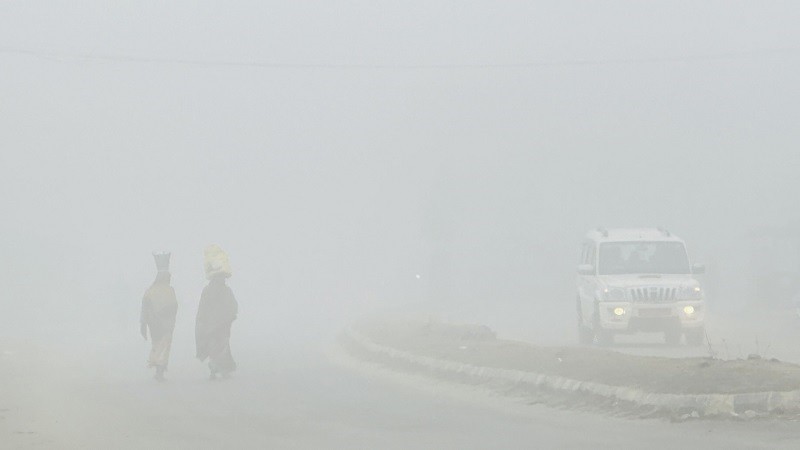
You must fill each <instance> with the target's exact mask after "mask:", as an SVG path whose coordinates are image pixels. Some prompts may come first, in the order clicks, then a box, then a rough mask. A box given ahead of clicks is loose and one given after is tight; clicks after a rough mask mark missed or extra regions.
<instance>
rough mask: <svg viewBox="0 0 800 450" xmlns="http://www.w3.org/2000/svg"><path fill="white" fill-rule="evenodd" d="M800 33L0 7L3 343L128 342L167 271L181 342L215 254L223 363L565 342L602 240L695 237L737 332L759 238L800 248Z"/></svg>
mask: <svg viewBox="0 0 800 450" xmlns="http://www.w3.org/2000/svg"><path fill="white" fill-rule="evenodd" d="M798 23H800V7H798V6H797V5H796V4H795V3H793V2H722V1H719V2H702V3H701V2H694V1H692V2H688V1H687V2H675V1H670V2H634V1H625V2H623V1H612V2H602V3H601V2H563V1H550V2H535V3H533V2H461V1H440V2H422V1H413V2H412V1H409V2H401V3H398V2H383V1H379V2H376V1H372V2H358V1H342V2H330V1H316V2H235V3H234V2H226V3H225V4H224V5H223V4H218V3H216V2H205V1H202V2H171V3H170V4H168V5H164V4H161V3H159V2H151V1H148V2H99V1H97V2H88V1H87V2H80V4H75V3H74V2H42V1H3V2H1V3H0V192H2V195H1V196H0V201H2V204H1V205H0V206H1V207H2V220H0V252H2V258H0V264H2V267H1V269H2V270H0V281H1V282H2V285H3V286H4V289H3V293H2V297H0V298H1V299H2V307H3V314H2V315H1V316H2V319H0V320H2V325H3V327H5V329H7V330H14V331H13V332H14V333H19V334H30V335H31V336H50V337H58V338H67V337H73V338H81V337H82V336H97V335H98V334H97V333H98V332H100V333H102V335H104V336H106V337H107V339H109V340H110V341H113V340H115V339H125V340H128V339H138V338H139V337H138V335H137V328H138V320H139V307H140V301H141V296H142V293H143V292H144V290H145V288H146V287H147V286H148V285H149V284H150V283H151V282H152V279H153V277H154V275H155V266H154V264H153V261H152V257H151V256H150V253H151V252H152V251H156V250H169V251H171V252H172V265H171V267H172V273H173V285H174V286H175V288H176V291H177V294H178V300H179V304H180V309H179V312H178V314H179V322H180V323H183V324H184V325H180V323H179V327H178V329H176V334H185V335H187V336H185V338H188V339H191V333H192V330H191V325H190V324H191V322H192V321H193V318H194V314H195V312H196V307H197V302H198V300H199V297H200V291H201V290H202V288H203V286H204V284H205V279H204V276H203V270H202V250H203V248H204V247H205V246H206V245H208V244H211V243H217V244H219V245H221V246H222V247H223V248H224V249H225V250H226V251H227V252H228V253H229V255H230V257H231V262H232V266H233V272H234V275H233V278H231V280H230V285H231V287H232V288H233V290H234V292H235V293H236V295H237V298H238V300H239V304H240V314H241V316H240V319H239V321H238V322H237V323H236V324H235V325H234V339H238V340H246V339H247V338H248V337H256V336H260V335H261V334H260V333H263V331H264V330H265V329H282V330H285V329H286V328H287V327H291V328H294V329H295V330H296V331H297V333H296V334H295V335H289V336H288V337H284V338H285V339H287V340H292V339H301V336H306V337H307V338H309V339H312V340H313V339H321V338H326V339H327V338H328V337H331V336H332V335H333V333H334V332H336V330H338V329H340V328H341V327H342V326H344V325H346V324H347V323H349V322H350V321H351V320H353V319H354V318H356V317H359V316H360V315H363V314H370V313H375V312H380V311H425V312H432V313H436V314H441V315H442V316H444V317H446V318H451V319H453V320H466V321H474V322H481V323H486V324H489V325H491V326H495V327H498V328H500V329H501V331H502V330H503V329H504V327H505V329H507V330H512V331H513V330H521V329H525V328H535V327H542V328H543V329H548V327H549V330H551V331H553V332H554V333H563V336H572V334H574V329H573V328H574V296H575V295H574V280H573V279H574V273H575V264H576V258H577V249H578V246H579V244H580V241H581V239H582V236H583V234H584V233H585V232H586V230H588V229H590V228H593V227H596V226H598V225H603V226H606V227H617V226H665V227H667V228H669V229H670V230H671V231H672V232H674V233H675V234H677V235H679V236H681V237H683V238H685V239H686V241H687V246H688V249H689V252H690V256H691V258H692V259H693V260H694V261H697V262H701V263H707V264H708V267H709V275H706V277H710V278H709V279H713V281H714V283H715V288H714V289H712V292H713V295H712V296H711V297H710V298H709V302H710V303H711V304H712V308H714V309H716V310H717V311H723V310H727V311H728V312H731V313H735V312H736V311H737V310H739V309H741V308H743V307H744V305H745V304H746V303H747V298H748V296H752V295H753V292H754V290H753V284H752V277H751V274H752V271H753V268H752V264H751V262H752V261H750V255H751V253H752V245H753V244H752V239H751V238H750V237H749V236H750V233H752V231H753V230H755V229H760V228H764V227H766V228H769V229H782V230H786V229H789V230H797V229H798V228H799V227H800V208H799V206H800V202H798V194H797V193H798V188H800V181H798V170H799V169H800V155H798V143H800V128H799V127H798V126H797V123H798V122H800V107H798V104H800V89H798V88H797V80H798V79H800V28H798V27H797V24H798ZM790 252H791V251H790ZM798 252H800V249H798ZM797 259H798V258H795V259H794V261H795V263H796V262H797ZM789 261H792V260H791V258H789ZM789 264H792V263H791V262H790V263H789ZM796 270H797V271H800V268H796ZM417 275H419V277H417ZM276 336H277V334H276ZM284 336H287V335H284ZM234 345H235V344H234ZM179 348H180V347H178V348H176V353H177V352H178V349H179Z"/></svg>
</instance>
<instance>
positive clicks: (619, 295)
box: [603, 287, 625, 302]
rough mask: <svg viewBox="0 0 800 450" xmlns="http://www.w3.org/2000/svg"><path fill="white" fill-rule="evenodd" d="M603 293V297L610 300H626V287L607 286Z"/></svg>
mask: <svg viewBox="0 0 800 450" xmlns="http://www.w3.org/2000/svg"><path fill="white" fill-rule="evenodd" d="M603 293H604V294H605V295H604V296H603V299H604V300H606V301H609V302H624V301H625V289H622V288H613V287H612V288H606V289H605V290H604V291H603Z"/></svg>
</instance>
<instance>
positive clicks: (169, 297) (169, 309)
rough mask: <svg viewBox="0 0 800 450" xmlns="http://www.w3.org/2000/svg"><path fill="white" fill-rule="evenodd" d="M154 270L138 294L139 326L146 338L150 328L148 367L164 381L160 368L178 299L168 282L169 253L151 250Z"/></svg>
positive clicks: (165, 360)
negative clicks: (153, 276) (141, 292)
mask: <svg viewBox="0 0 800 450" xmlns="http://www.w3.org/2000/svg"><path fill="white" fill-rule="evenodd" d="M153 257H154V258H155V260H156V267H157V269H158V273H157V274H156V279H155V281H154V282H153V284H152V285H151V286H150V288H148V289H147V291H146V292H145V293H144V297H143V298H142V315H141V321H140V323H141V328H140V331H141V333H142V337H144V338H145V340H146V339H147V330H148V328H149V329H150V341H151V342H152V347H151V349H150V358H149V359H148V361H147V365H148V367H155V368H156V375H155V378H156V380H158V381H164V372H165V371H166V370H167V363H168V362H169V351H170V347H171V346H172V332H173V330H174V329H175V316H176V314H177V313H178V301H177V299H176V298H175V290H174V289H173V288H172V286H170V284H169V282H170V273H169V257H170V254H169V253H154V254H153Z"/></svg>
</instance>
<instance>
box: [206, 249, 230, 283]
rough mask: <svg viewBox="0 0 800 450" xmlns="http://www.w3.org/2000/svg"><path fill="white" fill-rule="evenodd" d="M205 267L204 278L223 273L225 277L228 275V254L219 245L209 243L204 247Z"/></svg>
mask: <svg viewBox="0 0 800 450" xmlns="http://www.w3.org/2000/svg"><path fill="white" fill-rule="evenodd" d="M204 253H205V269H206V278H207V279H209V280H210V279H211V278H212V277H214V276H216V275H224V276H225V278H228V277H230V276H231V275H232V274H233V273H232V272H231V262H230V261H229V260H228V254H227V253H225V251H224V250H222V249H221V248H220V246H219V245H216V244H214V245H209V246H208V247H206V249H205V252H204Z"/></svg>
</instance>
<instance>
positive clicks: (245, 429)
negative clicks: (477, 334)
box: [0, 334, 800, 449]
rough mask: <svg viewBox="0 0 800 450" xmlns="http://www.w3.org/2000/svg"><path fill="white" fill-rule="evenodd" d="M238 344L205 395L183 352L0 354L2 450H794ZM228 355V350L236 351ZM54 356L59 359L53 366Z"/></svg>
mask: <svg viewBox="0 0 800 450" xmlns="http://www.w3.org/2000/svg"><path fill="white" fill-rule="evenodd" d="M263 342H272V343H271V344H269V345H267V344H263V345H251V346H249V347H245V346H244V345H243V342H241V340H240V341H239V342H238V344H239V345H238V348H237V349H236V351H237V357H238V359H239V361H240V365H241V368H240V371H239V372H238V374H237V376H236V378H234V379H232V380H228V381H225V382H210V381H208V380H207V379H206V378H205V376H206V373H205V371H204V367H203V366H202V365H201V364H200V363H198V362H197V361H195V360H193V359H192V358H190V357H189V356H190V355H191V353H190V350H191V343H190V342H189V341H187V340H180V339H179V340H178V341H176V343H175V347H174V355H173V365H172V368H171V370H170V372H169V377H170V381H169V382H167V383H164V384H159V383H156V382H155V381H153V380H151V379H149V378H148V373H147V372H146V371H145V370H144V369H143V367H142V365H141V361H142V359H143V358H144V355H145V353H146V346H145V345H144V344H143V343H141V342H136V341H131V340H123V341H120V342H113V343H112V342H105V343H104V344H102V345H100V344H97V343H95V344H94V345H88V344H87V345H86V346H84V348H86V349H87V350H90V351H89V352H88V353H87V352H79V353H75V354H66V353H65V349H67V348H74V347H73V346H64V347H58V346H56V347H51V348H46V349H44V350H42V351H40V352H33V351H29V350H25V349H23V348H20V345H23V344H20V343H19V342H18V341H7V342H5V343H4V344H3V345H4V353H3V358H2V360H0V362H1V363H2V368H3V372H2V375H3V376H4V377H5V381H4V386H7V387H9V388H13V389H6V390H4V391H3V392H2V394H0V402H2V403H3V405H5V406H3V407H2V409H4V412H2V415H3V416H4V417H3V419H2V420H0V432H2V439H0V446H4V447H5V448H37V449H38V448H98V449H99V448H192V449H203V448H209V449H217V448H220V449H221V448H390V449H391V448H403V449H407V448H432V449H434V448H435V449H441V448H458V449H469V448H600V449H603V448H615V449H616V448H645V447H647V448H679V447H683V448H707V449H717V448H718V449H730V448H800V424H797V423H786V422H755V423H742V422H730V421H712V422H692V423H669V422H666V421H662V420H631V419H624V418H615V417H608V416H605V415H603V414H598V413H592V412H580V411H570V410H558V409H551V408H548V407H544V406H540V405H522V404H518V403H513V402H509V401H507V400H505V399H491V398H487V397H484V396H483V395H481V394H479V393H477V392H473V391H468V390H466V389H450V388H448V387H446V386H442V385H435V384H434V385H430V384H428V385H420V386H417V385H414V381H413V379H408V380H405V379H403V380H401V382H398V380H397V379H394V378H391V377H389V378H387V377H384V376H377V375H376V374H375V373H374V372H370V371H366V372H364V371H353V370H352V368H351V367H343V366H341V365H338V364H333V363H331V362H330V360H329V359H328V358H326V350H327V349H328V348H327V347H326V345H323V344H325V343H327V341H326V340H325V339H322V336H310V337H307V338H306V339H297V340H295V341H293V342H288V341H281V340H280V338H279V335H278V334H275V335H273V336H266V339H264V341H263ZM236 343H237V342H235V344H236ZM54 350H59V352H57V353H58V354H59V356H58V357H56V356H54V353H53V352H54ZM0 406H2V405H0Z"/></svg>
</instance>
